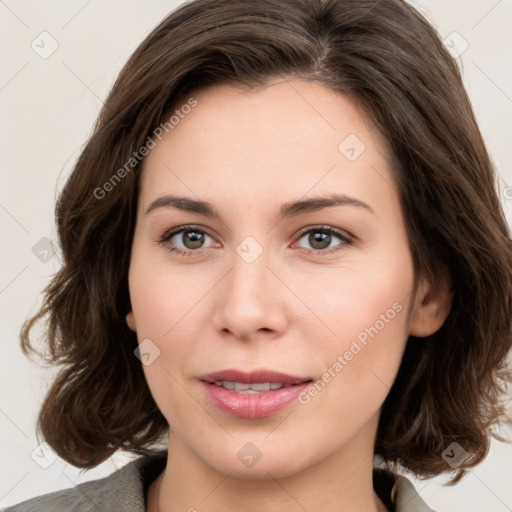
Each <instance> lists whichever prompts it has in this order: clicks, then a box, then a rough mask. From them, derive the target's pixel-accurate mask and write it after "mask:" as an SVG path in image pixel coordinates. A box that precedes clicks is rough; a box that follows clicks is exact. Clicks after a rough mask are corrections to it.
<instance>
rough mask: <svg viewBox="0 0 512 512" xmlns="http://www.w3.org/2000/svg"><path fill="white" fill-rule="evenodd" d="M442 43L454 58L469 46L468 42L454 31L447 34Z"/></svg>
mask: <svg viewBox="0 0 512 512" xmlns="http://www.w3.org/2000/svg"><path fill="white" fill-rule="evenodd" d="M443 43H444V46H445V47H446V49H447V50H448V51H449V52H450V55H451V56H452V57H453V58H454V59H458V58H459V57H460V56H461V55H462V54H463V53H464V52H465V51H466V50H467V49H468V48H469V43H468V42H467V41H466V40H465V39H464V38H463V37H462V36H461V35H460V34H459V32H456V31H454V32H451V33H450V34H448V35H447V36H446V37H445V38H444V39H443Z"/></svg>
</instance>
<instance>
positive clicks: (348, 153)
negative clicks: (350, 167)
mask: <svg viewBox="0 0 512 512" xmlns="http://www.w3.org/2000/svg"><path fill="white" fill-rule="evenodd" d="M365 149H366V146H365V144H364V142H363V141H362V140H361V139H360V138H359V137H358V136H357V135H356V134H355V133H351V134H350V135H347V137H345V138H344V139H343V140H342V141H341V142H340V144H339V145H338V151H339V152H340V153H341V154H342V155H343V156H344V157H345V158H346V159H347V160H348V161H349V162H355V161H356V160H357V159H358V158H359V157H360V156H361V155H362V154H363V153H364V151H365Z"/></svg>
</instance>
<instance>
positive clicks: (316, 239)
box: [299, 226, 352, 254]
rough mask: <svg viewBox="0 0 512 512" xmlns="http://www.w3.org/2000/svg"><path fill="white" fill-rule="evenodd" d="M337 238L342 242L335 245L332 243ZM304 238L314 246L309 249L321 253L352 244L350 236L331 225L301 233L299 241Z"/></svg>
mask: <svg viewBox="0 0 512 512" xmlns="http://www.w3.org/2000/svg"><path fill="white" fill-rule="evenodd" d="M336 238H337V239H338V240H341V242H342V243H339V244H337V245H335V246H334V247H333V246H332V245H331V243H332V242H333V241H334V239H336ZM303 239H305V240H306V241H307V243H308V244H309V245H310V246H311V247H313V250H311V249H308V251H310V252H316V253H319V254H323V253H326V252H333V251H337V250H339V248H340V246H343V245H350V244H351V243H352V240H351V239H350V238H349V237H348V236H346V235H344V234H343V233H341V232H340V231H338V230H336V229H334V228H331V227H330V226H325V227H322V228H315V229H309V230H308V231H305V232H304V233H303V234H302V235H301V237H300V238H299V241H300V240H303ZM306 249H307V248H306Z"/></svg>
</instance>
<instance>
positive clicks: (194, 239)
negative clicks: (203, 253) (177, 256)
mask: <svg viewBox="0 0 512 512" xmlns="http://www.w3.org/2000/svg"><path fill="white" fill-rule="evenodd" d="M202 236H203V235H202V233H196V232H195V231H187V232H186V234H185V239H184V241H183V242H184V243H185V245H186V246H187V247H188V248H189V249H197V248H198V247H201V245H202V242H203V240H202ZM187 239H188V240H187Z"/></svg>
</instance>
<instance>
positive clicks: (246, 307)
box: [216, 237, 284, 338]
mask: <svg viewBox="0 0 512 512" xmlns="http://www.w3.org/2000/svg"><path fill="white" fill-rule="evenodd" d="M269 255H270V253H269V251H266V250H265V249H264V247H263V245H262V244H260V243H259V242H257V241H256V239H255V238H253V237H246V238H245V239H244V240H243V241H242V242H241V243H240V244H239V245H238V246H237V247H236V248H235V251H234V254H233V256H232V265H231V271H230V272H229V273H228V275H227V276H226V278H225V279H223V280H222V281H223V284H222V293H221V296H220V297H219V301H218V303H217V311H216V324H217V328H219V329H220V330H226V329H227V330H229V331H230V332H231V333H232V334H234V335H235V336H237V337H240V338H250V337H251V335H252V334H253V333H255V332H257V331H258V330H261V329H265V330H279V329H281V328H282V327H283V321H284V312H283V309H282V307H281V306H282V304H280V298H279V297H280V295H279V291H278V288H279V283H278V280H276V279H275V277H274V276H273V274H272V272H271V271H270V270H269V268H267V266H270V261H269Z"/></svg>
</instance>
